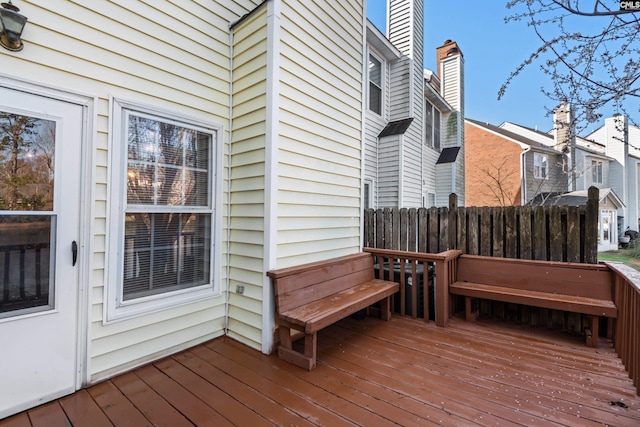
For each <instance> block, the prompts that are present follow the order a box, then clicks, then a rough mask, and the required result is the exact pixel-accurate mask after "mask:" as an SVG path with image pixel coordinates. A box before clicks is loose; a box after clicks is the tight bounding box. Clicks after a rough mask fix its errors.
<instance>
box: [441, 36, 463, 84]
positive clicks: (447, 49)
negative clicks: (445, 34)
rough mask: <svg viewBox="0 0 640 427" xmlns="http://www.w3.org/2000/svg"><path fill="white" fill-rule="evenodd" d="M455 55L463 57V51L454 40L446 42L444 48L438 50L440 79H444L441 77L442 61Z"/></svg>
mask: <svg viewBox="0 0 640 427" xmlns="http://www.w3.org/2000/svg"><path fill="white" fill-rule="evenodd" d="M454 55H462V51H461V50H460V48H459V47H458V43H456V42H454V41H453V40H445V41H444V43H443V44H442V46H440V47H437V48H436V68H437V74H438V77H440V79H442V76H441V75H440V64H441V63H442V60H443V59H445V58H447V57H449V56H454Z"/></svg>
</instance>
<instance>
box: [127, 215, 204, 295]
mask: <svg viewBox="0 0 640 427" xmlns="http://www.w3.org/2000/svg"><path fill="white" fill-rule="evenodd" d="M210 236H211V215H210V214H191V213H153V214H151V213H135V214H128V215H127V216H126V223H125V243H124V245H125V247H124V277H123V280H124V286H123V300H125V301H127V300H131V299H135V298H140V297H144V296H149V295H156V294H160V293H164V292H169V291H174V290H179V289H186V288H190V287H194V286H199V285H204V284H207V283H209V282H210V271H209V265H210V259H211V254H210V248H211V241H210Z"/></svg>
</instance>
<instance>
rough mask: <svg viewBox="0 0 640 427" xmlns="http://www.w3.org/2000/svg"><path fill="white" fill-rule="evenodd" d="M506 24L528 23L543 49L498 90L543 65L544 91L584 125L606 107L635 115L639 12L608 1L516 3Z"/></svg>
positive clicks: (638, 95)
mask: <svg viewBox="0 0 640 427" xmlns="http://www.w3.org/2000/svg"><path fill="white" fill-rule="evenodd" d="M507 8H508V9H511V10H512V11H513V14H512V15H511V16H508V17H507V18H505V21H506V22H513V21H524V22H526V23H527V25H528V26H529V27H531V28H532V29H533V31H534V33H535V34H536V36H537V37H538V38H539V39H540V46H539V47H538V49H536V51H534V52H532V53H531V54H530V55H529V57H528V58H526V59H525V60H524V61H523V62H522V63H521V64H520V66H519V67H518V68H517V69H516V70H515V71H513V72H512V73H511V75H510V76H509V77H508V78H507V80H506V81H505V83H504V84H503V85H502V87H501V88H500V90H499V92H498V99H500V98H501V97H502V96H503V95H504V94H505V91H506V90H507V88H508V86H509V84H510V83H511V82H512V81H513V79H514V78H516V77H517V76H518V75H519V74H520V73H521V72H522V71H523V70H524V69H525V68H526V67H528V66H530V65H531V64H533V63H534V62H539V63H540V68H541V69H542V71H543V72H544V73H545V74H547V75H548V76H549V77H550V78H551V82H552V87H551V88H541V90H542V92H543V93H545V94H546V95H547V96H548V97H549V98H550V99H552V100H554V101H556V103H557V104H561V103H563V102H569V103H570V104H571V105H572V106H573V109H574V111H573V113H574V115H573V118H572V120H573V121H574V122H576V123H581V127H584V126H586V125H587V124H589V123H594V122H597V121H599V120H600V119H601V118H602V109H603V108H604V107H605V106H612V107H613V108H614V110H615V111H617V112H620V113H622V114H624V115H626V116H628V117H633V115H634V113H637V112H638V111H639V109H638V101H639V100H640V82H639V79H640V44H639V43H638V42H639V41H640V19H639V18H640V13H636V12H634V11H632V10H620V2H618V1H603V0H511V1H509V2H508V3H507Z"/></svg>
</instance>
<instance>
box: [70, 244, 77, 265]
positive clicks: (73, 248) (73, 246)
mask: <svg viewBox="0 0 640 427" xmlns="http://www.w3.org/2000/svg"><path fill="white" fill-rule="evenodd" d="M71 257H72V259H73V261H72V263H71V265H76V261H78V244H77V243H76V241H75V240H74V241H73V242H71Z"/></svg>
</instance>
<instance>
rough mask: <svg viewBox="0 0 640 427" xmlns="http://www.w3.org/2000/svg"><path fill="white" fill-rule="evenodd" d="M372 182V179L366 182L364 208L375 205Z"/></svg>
mask: <svg viewBox="0 0 640 427" xmlns="http://www.w3.org/2000/svg"><path fill="white" fill-rule="evenodd" d="M371 184H372V182H371V180H366V181H365V182H364V200H363V203H362V205H363V208H364V209H371V208H372V207H373V206H372V205H371V199H372V197H371V188H372V185H371Z"/></svg>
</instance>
